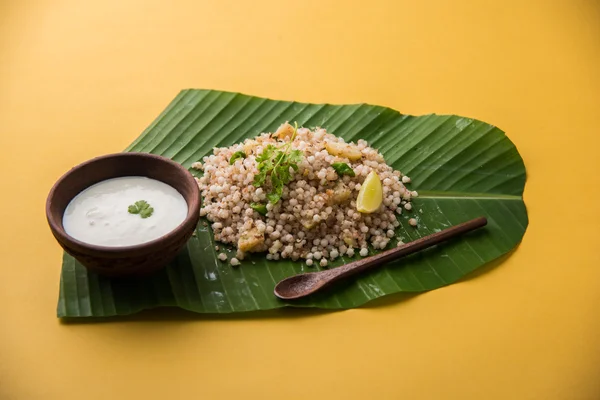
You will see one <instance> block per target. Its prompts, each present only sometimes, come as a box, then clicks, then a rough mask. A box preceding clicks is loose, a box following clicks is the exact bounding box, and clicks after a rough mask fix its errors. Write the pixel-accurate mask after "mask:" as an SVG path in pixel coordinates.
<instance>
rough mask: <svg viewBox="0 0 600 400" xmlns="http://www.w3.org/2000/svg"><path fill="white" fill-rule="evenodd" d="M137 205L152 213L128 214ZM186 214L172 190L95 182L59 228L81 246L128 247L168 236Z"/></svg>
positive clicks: (148, 182) (138, 180)
mask: <svg viewBox="0 0 600 400" xmlns="http://www.w3.org/2000/svg"><path fill="white" fill-rule="evenodd" d="M139 201H145V202H146V203H147V204H148V206H149V207H151V208H152V209H153V210H152V212H151V213H150V212H149V210H148V209H146V210H145V211H144V212H143V213H135V214H134V213H132V212H130V209H129V207H130V206H132V205H133V206H135V203H136V202H139ZM138 204H139V203H138ZM139 209H140V208H139V207H134V208H133V209H132V210H131V211H134V212H135V211H137V210H139ZM187 212H188V206H187V203H186V201H185V199H184V198H183V196H182V195H181V194H180V193H179V192H178V191H177V190H176V189H175V188H173V187H172V186H169V185H167V184H166V183H164V182H161V181H158V180H156V179H151V178H147V177H142V176H127V177H121V178H113V179H107V180H105V181H102V182H98V183H96V184H95V185H92V186H90V187H88V188H86V189H85V190H83V191H82V192H81V193H79V194H78V195H77V196H75V197H74V198H73V199H72V200H71V202H70V203H69V204H68V205H67V208H66V209H65V213H64V215H63V227H64V229H65V232H66V233H67V234H68V235H70V236H71V237H73V238H75V239H77V240H80V241H82V242H85V243H89V244H94V245H99V246H110V247H120V246H132V245H136V244H141V243H146V242H149V241H151V240H154V239H157V238H159V237H161V236H163V235H165V234H167V233H169V232H170V231H172V230H173V229H175V228H176V227H177V226H179V225H180V224H181V223H182V222H183V221H184V220H185V217H186V216H187ZM142 215H143V216H145V218H143V217H142Z"/></svg>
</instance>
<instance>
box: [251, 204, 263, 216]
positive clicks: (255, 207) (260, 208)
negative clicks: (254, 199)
mask: <svg viewBox="0 0 600 400" xmlns="http://www.w3.org/2000/svg"><path fill="white" fill-rule="evenodd" d="M250 208H252V209H253V210H254V211H256V212H257V213H259V214H260V215H267V206H266V205H265V204H262V203H250Z"/></svg>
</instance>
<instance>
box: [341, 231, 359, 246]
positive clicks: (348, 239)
mask: <svg viewBox="0 0 600 400" xmlns="http://www.w3.org/2000/svg"><path fill="white" fill-rule="evenodd" d="M342 240H343V241H344V243H346V245H348V246H350V247H356V240H355V239H354V237H352V235H351V234H344V236H343V237H342Z"/></svg>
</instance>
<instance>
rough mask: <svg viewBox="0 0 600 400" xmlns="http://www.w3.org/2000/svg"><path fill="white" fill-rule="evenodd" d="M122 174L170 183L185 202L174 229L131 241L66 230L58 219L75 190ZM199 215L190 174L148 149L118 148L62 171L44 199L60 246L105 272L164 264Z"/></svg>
mask: <svg viewBox="0 0 600 400" xmlns="http://www.w3.org/2000/svg"><path fill="white" fill-rule="evenodd" d="M122 176H146V177H149V178H153V179H156V180H159V181H162V182H164V183H166V184H168V185H171V186H172V187H174V188H175V189H177V191H179V193H181V195H182V196H183V197H184V199H185V201H186V202H187V205H188V214H187V217H186V218H185V220H184V221H183V222H182V223H181V224H180V225H179V226H178V227H177V228H175V229H174V230H172V231H171V232H169V233H167V234H166V235H164V236H161V237H160V238H158V239H155V240H152V241H150V242H146V243H142V244H139V245H135V246H124V247H108V246H97V245H92V244H87V243H84V242H81V241H79V240H76V239H74V238H72V237H71V236H69V235H67V233H66V232H65V230H64V228H63V224H62V218H63V214H64V212H65V209H66V207H67V205H68V204H69V202H70V201H71V200H72V199H73V197H75V196H76V195H77V194H78V193H79V192H81V191H82V190H84V189H85V188H87V187H89V186H91V185H93V184H95V183H98V182H100V181H103V180H106V179H110V178H117V177H122ZM199 215H200V193H199V189H198V185H197V184H196V181H195V180H194V177H193V176H192V174H190V172H189V171H188V170H186V169H185V168H184V167H183V166H181V165H180V164H178V163H176V162H174V161H171V160H169V159H168V158H164V157H160V156H157V155H153V154H147V153H118V154H109V155H106V156H102V157H97V158H94V159H92V160H89V161H86V162H84V163H83V164H80V165H78V166H76V167H74V168H73V169H71V170H70V171H69V172H67V173H66V174H65V175H63V176H62V177H61V178H60V179H59V180H58V181H57V182H56V183H55V184H54V186H53V187H52V189H51V190H50V194H49V195H48V199H47V201H46V217H47V219H48V224H49V225H50V229H51V230H52V234H53V235H54V237H55V238H56V240H57V241H58V243H59V244H60V245H61V246H62V248H63V249H64V250H65V251H66V252H67V253H69V254H70V255H72V256H73V257H75V258H76V259H77V260H78V261H79V262H80V263H81V264H83V265H84V266H85V267H87V268H88V269H89V270H90V271H94V272H96V273H98V274H101V275H105V276H109V277H136V276H145V275H148V274H151V273H152V272H155V271H157V270H159V269H161V268H163V267H165V266H166V265H167V264H168V262H169V261H171V260H172V259H173V258H174V257H175V256H176V255H177V253H178V252H179V251H180V250H181V248H182V247H183V246H184V245H185V244H186V242H187V241H188V240H189V239H190V237H191V236H192V234H193V232H194V230H195V228H196V224H197V223H198V219H199Z"/></svg>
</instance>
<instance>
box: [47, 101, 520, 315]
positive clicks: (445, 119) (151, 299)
mask: <svg viewBox="0 0 600 400" xmlns="http://www.w3.org/2000/svg"><path fill="white" fill-rule="evenodd" d="M284 121H297V122H298V124H299V125H300V126H306V127H315V126H321V127H324V128H326V129H327V130H328V131H329V132H331V133H334V134H336V135H339V136H342V137H343V138H344V139H346V141H356V140H358V139H360V138H362V139H365V140H367V141H368V142H369V145H370V146H372V147H375V148H378V149H380V151H381V152H382V154H383V155H384V157H385V159H386V161H387V162H388V164H390V165H392V166H393V167H394V168H395V169H398V170H400V171H402V172H403V173H405V174H407V175H409V176H410V177H411V178H412V183H411V184H410V187H411V189H412V190H417V191H418V192H419V197H418V198H416V199H415V200H414V203H413V211H412V213H404V214H402V215H401V216H399V221H400V223H401V224H400V226H399V227H398V234H399V235H400V236H401V237H403V238H404V241H405V242H408V241H411V240H414V239H417V238H419V237H421V236H424V235H427V234H430V233H432V232H435V231H438V230H441V229H444V228H446V227H449V226H451V225H454V224H458V223H461V222H464V221H466V220H469V219H471V218H475V217H477V216H486V217H487V218H488V221H489V222H488V226H487V227H486V228H485V229H484V230H480V231H477V232H472V233H471V234H468V235H466V236H463V237H461V238H460V239H456V240H452V241H450V242H447V243H445V244H442V245H438V246H436V247H434V248H431V249H428V250H425V251H423V252H421V253H418V254H415V255H412V256H409V257H407V258H404V259H402V260H399V261H396V262H392V263H389V264H387V265H385V266H384V267H381V268H380V269H378V270H376V271H372V272H369V273H365V274H363V275H361V276H358V277H357V278H355V279H351V280H349V281H348V282H345V283H342V284H339V285H337V286H335V287H332V288H331V289H330V290H326V291H324V292H322V293H317V294H315V295H313V296H311V297H309V298H305V299H301V300H298V301H291V302H286V301H281V300H279V299H277V298H275V296H274V295H273V287H274V286H275V284H276V283H277V282H278V281H279V280H281V279H283V278H285V277H288V276H290V275H294V274H298V273H301V272H307V271H314V270H316V269H319V267H318V266H317V267H316V268H315V267H308V266H306V264H304V263H302V262H300V261H297V262H293V261H289V260H279V261H268V260H266V258H265V257H264V255H260V254H256V255H253V256H252V257H250V258H247V259H245V260H244V261H242V265H241V266H240V267H232V266H230V265H229V264H226V263H222V262H221V261H218V260H217V257H216V251H215V244H216V243H215V242H214V240H213V238H212V234H211V232H210V228H209V226H205V225H204V224H202V223H200V224H199V225H198V228H197V231H196V236H194V237H192V239H190V241H189V242H188V243H187V246H186V247H185V248H184V249H183V250H182V251H181V253H180V254H179V255H178V256H177V258H176V259H175V260H173V262H171V263H170V264H169V265H168V266H167V267H166V268H165V269H164V270H162V271H160V272H159V273H157V274H155V275H153V276H150V277H147V278H143V279H137V280H111V279H108V278H105V277H102V276H98V275H96V274H93V273H91V272H88V271H87V270H86V269H85V268H84V267H83V266H82V265H80V264H79V263H78V262H77V261H76V260H74V259H73V258H72V257H71V256H69V255H67V254H64V256H63V265H62V274H61V280H60V295H59V302H58V308H57V313H58V316H59V317H85V316H94V317H105V316H114V315H125V314H132V313H135V312H138V311H140V310H144V309H149V308H154V307H161V306H176V307H180V308H183V309H186V310H191V311H195V312H199V313H230V312H242V311H255V310H267V309H273V308H278V307H286V306H299V307H319V308H324V309H345V308H351V307H357V306H361V305H363V304H365V303H367V302H368V301H370V300H373V299H376V298H378V297H382V296H386V295H389V294H393V293H398V292H422V291H427V290H432V289H437V288H440V287H443V286H445V285H448V284H451V283H453V282H456V281H457V280H459V279H460V278H462V277H464V276H465V275H467V274H469V273H471V272H472V271H474V270H475V269H477V268H479V267H481V266H483V265H484V264H486V263H488V262H490V261H491V260H494V259H496V258H498V257H500V256H501V255H503V254H505V253H507V252H509V251H510V250H511V249H512V248H514V247H515V246H516V245H517V244H518V243H519V242H520V241H521V239H522V237H523V235H524V233H525V229H526V228H527V224H528V218H527V211H526V208H525V204H524V202H523V198H522V194H523V188H524V185H525V166H524V164H523V160H522V159H521V157H520V155H519V153H518V151H517V149H516V147H515V146H514V144H513V143H512V142H511V141H510V140H509V139H508V138H507V137H506V135H505V134H504V133H503V132H502V131H501V130H500V129H498V128H497V127H495V126H493V125H490V124H487V123H485V122H481V121H477V120H474V119H470V118H464V117H459V116H455V115H435V114H431V115H423V116H411V115H404V114H401V113H399V112H397V111H395V110H392V109H389V108H385V107H379V106H374V105H369V104H352V105H330V104H307V103H297V102H289V101H277V100H270V99H265V98H259V97H253V96H247V95H243V94H239V93H230V92H222V91H215V90H184V91H182V92H180V93H179V94H178V95H177V97H176V98H175V99H174V100H173V101H172V102H171V103H170V104H169V105H168V107H167V108H166V109H165V110H164V111H163V113H162V114H161V115H160V116H158V118H156V120H155V121H154V122H153V123H152V124H151V125H150V126H149V127H148V128H147V129H146V130H145V131H144V132H143V133H142V134H141V135H140V136H139V137H138V138H137V139H136V140H135V141H134V142H133V143H132V144H131V145H130V146H129V147H128V148H127V149H126V151H132V152H148V153H154V154H160V155H163V156H166V157H169V158H171V159H173V160H175V161H177V162H179V163H181V164H183V165H184V166H186V167H188V168H191V164H192V163H193V162H195V161H198V160H200V159H201V158H202V157H203V156H205V155H207V154H209V153H210V152H211V151H212V149H213V147H219V146H229V145H231V144H234V143H237V142H240V141H242V140H244V139H245V138H248V137H254V136H256V135H258V134H259V133H261V132H272V131H274V130H275V129H276V128H277V127H278V126H279V125H280V124H281V123H282V122H284ZM190 170H191V169H190ZM410 217H415V218H417V219H418V221H419V226H418V228H417V229H415V228H414V227H412V226H409V224H408V218H410ZM228 251H231V249H229V250H228ZM371 253H372V254H373V253H374V250H371ZM349 261H350V260H349V259H348V258H346V257H344V258H340V259H338V260H336V262H334V263H333V265H332V266H337V265H341V264H343V263H347V262H349Z"/></svg>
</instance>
